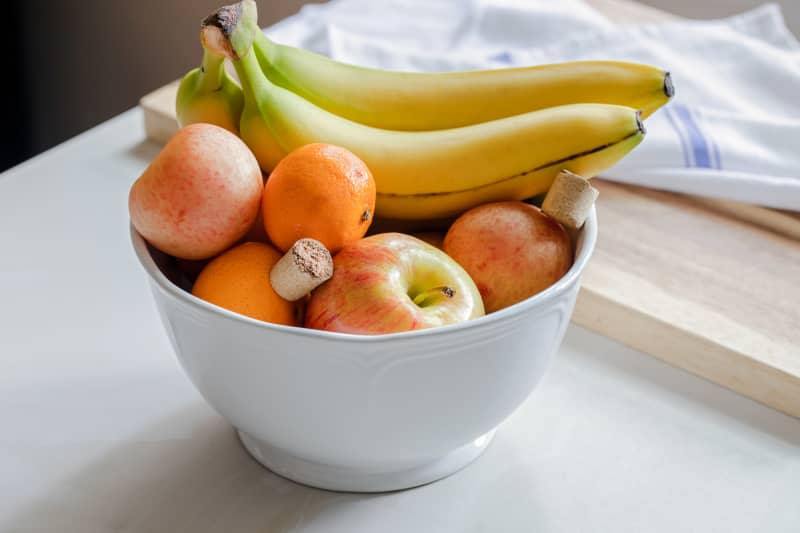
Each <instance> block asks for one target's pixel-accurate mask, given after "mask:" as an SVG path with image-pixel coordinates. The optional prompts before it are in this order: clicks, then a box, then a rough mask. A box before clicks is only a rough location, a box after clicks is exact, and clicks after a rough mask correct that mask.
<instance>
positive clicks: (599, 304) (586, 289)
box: [141, 0, 800, 417]
mask: <svg viewBox="0 0 800 533" xmlns="http://www.w3.org/2000/svg"><path fill="white" fill-rule="evenodd" d="M588 1H589V3H590V4H592V5H593V6H594V7H596V8H597V9H599V10H600V11H601V12H603V13H604V14H605V15H606V16H608V17H609V18H610V19H611V20H613V21H615V22H617V23H620V24H628V23H649V22H662V21H665V20H669V19H674V18H675V17H674V16H673V15H669V14H667V13H664V12H663V11H659V10H656V9H654V8H650V7H647V6H643V5H641V4H636V3H633V2H630V1H628V0H588ZM176 89H177V82H174V83H172V84H170V85H167V86H165V87H162V88H161V89H158V90H157V91H155V92H153V93H151V94H149V95H147V96H145V97H144V98H142V101H141V106H142V108H143V109H144V111H145V130H146V132H147V135H148V137H149V138H151V139H153V140H155V141H158V142H165V141H166V140H167V139H168V138H169V136H170V135H172V133H174V131H175V130H176V128H177V125H176V123H175V115H174V101H175V91H176ZM595 183H596V186H597V187H598V188H599V189H600V197H599V199H598V203H597V209H598V217H599V224H600V237H599V240H598V245H597V250H596V252H595V256H594V258H593V259H592V261H591V262H590V264H589V267H588V268H587V270H586V272H585V274H584V278H583V282H582V288H581V292H580V295H579V297H578V302H577V304H576V309H575V314H574V316H573V320H574V321H575V322H576V323H578V324H580V325H583V326H586V327H588V328H590V329H592V330H595V331H598V332H600V333H603V334H605V335H607V336H609V337H612V338H614V339H617V340H619V341H621V342H623V343H625V344H628V345H630V346H633V347H635V348H637V349H639V350H641V351H643V352H645V353H648V354H651V355H653V356H656V357H658V358H660V359H662V360H664V361H667V362H668V363H670V364H673V365H675V366H678V367H680V368H683V369H685V370H688V371H690V372H693V373H695V374H697V375H700V376H703V377H704V378H707V379H709V380H710V381H713V382H715V383H718V384H720V385H723V386H725V387H728V388H730V389H732V390H735V391H737V392H739V393H741V394H744V395H746V396H748V397H750V398H753V399H755V400H757V401H759V402H762V403H764V404H766V405H769V406H772V407H774V408H776V409H779V410H781V411H783V412H785V413H787V414H790V415H792V416H796V417H800V216H799V215H798V214H797V213H791V212H786V211H775V210H771V209H765V208H762V207H758V206H751V205H745V204H740V203H736V202H730V201H723V200H716V199H708V198H697V197H690V196H686V195H681V194H674V193H668V192H662V191H655V190H649V189H644V188H641V187H635V186H629V185H621V184H615V183H611V182H607V181H604V180H601V179H596V180H595Z"/></svg>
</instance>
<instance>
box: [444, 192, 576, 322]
mask: <svg viewBox="0 0 800 533" xmlns="http://www.w3.org/2000/svg"><path fill="white" fill-rule="evenodd" d="M444 251H445V252H446V253H447V254H448V255H449V256H450V257H452V258H453V259H455V260H456V261H457V262H458V263H459V264H460V265H461V266H462V267H464V270H466V271H467V272H469V275H470V276H471V277H472V279H473V281H475V284H476V285H477V286H478V289H479V290H480V293H481V297H482V298H483V305H484V306H485V307H486V312H487V313H491V312H493V311H497V310H498V309H503V308H504V307H508V306H509V305H512V304H515V303H517V302H519V301H522V300H524V299H526V298H528V297H530V296H533V295H534V294H537V293H538V292H541V291H543V290H544V289H546V288H547V287H549V286H550V285H552V284H553V283H555V282H556V281H558V280H559V279H560V278H561V277H562V276H563V275H564V274H565V273H566V272H567V270H569V268H570V266H572V260H573V251H572V243H571V241H570V238H569V235H568V234H567V232H566V230H565V229H564V228H563V227H562V226H561V224H559V223H558V222H556V221H555V220H553V219H552V218H550V217H549V216H547V215H546V214H544V213H542V211H541V210H540V209H539V208H538V207H536V206H533V205H530V204H526V203H524V202H495V203H490V204H484V205H481V206H478V207H475V208H473V209H470V210H469V211H467V212H466V213H464V214H462V215H461V216H460V217H459V218H457V219H456V221H455V222H453V225H452V226H451V227H450V229H449V230H448V231H447V235H445V238H444Z"/></svg>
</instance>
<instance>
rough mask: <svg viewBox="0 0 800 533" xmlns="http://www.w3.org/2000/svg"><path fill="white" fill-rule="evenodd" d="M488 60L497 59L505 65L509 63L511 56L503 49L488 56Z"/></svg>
mask: <svg viewBox="0 0 800 533" xmlns="http://www.w3.org/2000/svg"><path fill="white" fill-rule="evenodd" d="M489 60H490V61H497V62H498V63H505V64H506V65H510V64H511V61H512V58H511V54H510V53H509V52H508V50H504V51H503V52H500V53H497V54H495V55H493V56H492V57H490V58H489Z"/></svg>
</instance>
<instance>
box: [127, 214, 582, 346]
mask: <svg viewBox="0 0 800 533" xmlns="http://www.w3.org/2000/svg"><path fill="white" fill-rule="evenodd" d="M130 238H131V243H132V245H133V249H134V252H135V253H136V257H137V258H138V260H139V263H140V264H141V265H142V267H143V268H144V270H145V272H147V274H148V276H149V277H150V279H151V281H153V282H155V283H156V284H157V285H158V286H159V287H160V288H161V289H162V290H163V291H164V292H166V293H167V294H169V295H170V296H172V297H174V298H176V299H178V300H180V301H182V302H183V303H184V304H187V305H189V306H192V307H194V308H197V309H200V310H203V311H205V312H210V313H212V314H216V315H220V316H222V317H225V318H228V319H232V320H235V321H239V322H244V323H247V324H250V325H252V326H256V327H258V328H262V329H266V330H270V331H276V332H280V333H283V334H293V335H298V336H301V337H312V338H317V339H323V340H334V341H347V342H358V343H362V344H364V343H367V344H368V343H376V342H385V341H389V340H394V339H400V338H402V339H411V338H414V337H426V336H431V335H441V334H450V333H455V332H457V331H460V330H465V329H474V328H480V327H483V326H488V325H490V324H493V323H496V322H499V321H504V320H507V319H510V318H512V317H516V316H519V315H521V314H524V313H526V312H527V311H529V310H530V309H532V308H535V307H538V306H540V305H543V304H544V303H546V302H548V301H550V300H553V299H556V298H558V297H560V296H561V295H562V294H563V293H565V292H566V291H567V290H568V289H569V287H570V286H571V285H572V284H574V283H577V282H578V278H579V277H580V275H581V273H582V272H583V269H584V268H585V267H586V264H587V263H588V261H589V259H590V258H591V256H592V253H593V252H594V248H595V245H596V243H597V211H596V209H595V207H592V209H591V211H590V213H589V216H588V217H587V219H586V223H585V224H584V225H583V227H582V228H581V229H580V230H579V232H578V234H577V237H576V238H575V239H574V242H575V247H576V248H577V249H579V251H578V254H577V256H576V257H575V259H574V261H573V263H572V266H571V267H570V269H569V270H568V271H567V272H566V274H564V275H563V276H561V278H560V279H559V280H558V281H556V282H555V283H554V284H552V285H551V286H549V287H548V288H546V289H545V290H543V291H541V292H539V293H537V294H535V295H533V296H531V297H529V298H526V299H525V300H522V301H521V302H517V303H515V304H513V305H510V306H508V307H506V308H503V309H500V310H498V311H495V312H493V313H490V314H487V315H484V316H481V317H478V318H474V319H471V320H467V321H464V322H458V323H455V324H447V325H445V326H439V327H435V328H426V329H418V330H411V331H400V332H396V333H384V334H378V335H362V334H357V333H340V332H335V331H325V330H318V329H311V328H305V327H302V326H286V325H283V324H273V323H270V322H264V321H261V320H258V319H255V318H251V317H248V316H245V315H240V314H239V313H236V312H233V311H229V310H228V309H225V308H224V307H220V306H218V305H215V304H212V303H210V302H207V301H205V300H202V299H200V298H198V297H197V296H195V295H193V294H192V293H191V292H189V291H186V290H184V289H182V288H180V287H179V286H177V285H176V284H174V283H173V282H172V281H170V280H169V279H168V278H167V277H166V275H164V273H163V272H161V269H159V268H158V265H156V262H155V260H154V259H153V257H152V255H151V254H150V252H149V250H148V248H147V243H146V241H145V239H144V237H142V236H141V235H140V234H139V232H138V231H136V228H135V227H134V226H133V224H132V223H131V224H130Z"/></svg>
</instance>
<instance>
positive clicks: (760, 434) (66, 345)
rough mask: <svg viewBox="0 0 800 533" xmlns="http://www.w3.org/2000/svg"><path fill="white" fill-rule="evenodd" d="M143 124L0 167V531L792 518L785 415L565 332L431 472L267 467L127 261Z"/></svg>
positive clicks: (741, 527) (688, 525)
mask: <svg viewBox="0 0 800 533" xmlns="http://www.w3.org/2000/svg"><path fill="white" fill-rule="evenodd" d="M141 121H142V117H141V113H140V111H138V110H133V111H129V112H127V113H125V114H123V115H121V116H119V117H117V118H115V119H113V120H112V121H110V122H108V123H106V124H104V125H101V126H99V127H98V128H95V129H93V130H91V131H89V132H87V133H85V134H83V135H81V136H79V137H77V138H75V139H73V140H71V141H69V142H67V143H65V144H63V145H61V146H59V147H57V148H55V149H54V150H51V151H49V152H47V153H46V154H44V155H42V156H40V157H37V158H35V159H33V160H31V161H29V162H27V163H24V164H23V165H21V166H19V167H17V168H15V169H12V170H11V171H9V172H6V173H4V174H2V175H0V422H1V423H2V425H1V426H0V427H2V431H1V432H0V531H3V532H22V531H25V532H28V531H36V532H40V531H41V532H44V531H47V532H49V531H58V532H62V533H72V532H75V533H95V532H111V531H113V532H126V533H127V532H137V533H138V532H143V533H144V532H147V533H150V532H162V531H163V532H170V533H181V532H184V531H185V532H192V533H203V532H212V531H214V532H218V531H226V532H236V531H265V532H266V531H268V532H279V531H302V532H310V531H315V532H328V533H330V532H340V531H341V532H348V533H354V532H373V531H381V532H395V531H396V532H425V531H437V532H440V531H469V532H477V531H487V532H505V531H520V532H522V531H525V532H531V531H535V532H537V533H544V532H551V531H564V532H578V531H614V532H626V531H630V532H642V531H647V532H661V531H663V532H677V531H681V532H683V531H702V532H712V531H724V532H726V533H733V532H739V531H741V532H752V531H769V532H776V531H786V532H790V531H791V532H797V531H800V421H798V420H796V419H793V418H790V417H787V416H784V415H782V414H780V413H778V412H776V411H773V410H771V409H769V408H766V407H763V406H761V405H759V404H756V403H754V402H752V401H750V400H747V399H745V398H743V397H740V396H737V395H736V394H734V393H731V392H729V391H727V390H725V389H722V388H719V387H717V386H715V385H712V384H710V383H708V382H705V381H703V380H701V379H699V378H696V377H694V376H691V375H689V374H687V373H684V372H682V371H680V370H676V369H674V368H672V367H669V366H666V365H664V364H662V363H660V362H658V361H656V360H654V359H652V358H650V357H649V356H646V355H643V354H640V353H638V352H636V351H634V350H630V349H627V348H625V347H622V346H620V345H619V344H617V343H615V342H613V341H611V340H608V339H605V338H602V337H599V336H596V335H594V334H592V333H589V332H587V331H585V330H582V329H580V328H578V327H571V329H570V330H569V331H568V333H567V336H566V339H565V341H564V345H563V347H562V349H561V351H560V353H559V355H558V356H557V358H556V362H555V364H554V365H553V367H552V369H551V370H550V371H549V373H548V374H547V375H546V377H545V379H544V381H543V382H542V384H541V385H540V386H539V388H538V389H537V390H536V391H535V392H534V393H533V395H532V396H531V397H530V398H529V399H528V401H527V402H526V403H525V404H523V406H522V407H521V408H520V409H519V410H518V411H517V412H516V413H515V414H514V415H513V416H512V417H511V418H510V419H509V420H508V421H507V422H506V423H505V424H504V425H503V426H501V429H500V431H499V432H498V435H497V437H496V439H495V441H494V442H493V443H492V445H491V447H490V449H489V450H488V451H487V452H486V454H485V455H483V457H481V458H480V459H478V461H477V462H475V463H474V464H473V465H471V466H469V467H467V468H466V469H465V470H462V471H461V472H459V473H457V474H455V475H453V476H451V477H450V478H447V479H445V480H442V481H439V482H436V483H433V484H431V485H428V486H424V487H420V488H417V489H413V490H409V491H405V492H398V493H390V494H378V495H358V494H337V493H332V492H325V491H321V490H315V489H310V488H307V487H303V486H300V485H296V484H294V483H292V482H290V481H287V480H284V479H282V478H279V477H277V476H276V475H274V474H271V473H270V472H268V471H267V470H265V469H263V468H262V467H261V466H259V465H258V464H257V463H256V462H255V461H253V460H252V459H250V458H249V456H248V455H247V453H246V452H245V451H244V449H243V448H242V447H241V445H240V444H239V442H238V440H237V439H236V436H235V435H234V432H233V430H232V429H231V427H230V426H229V425H228V424H227V423H226V422H225V421H224V420H223V419H222V418H220V417H219V416H218V415H217V414H215V413H214V412H213V411H212V410H211V409H210V408H209V407H208V406H207V405H206V404H205V403H204V402H203V400H202V398H201V397H200V396H199V395H198V393H197V392H195V390H194V389H193V387H192V385H191V384H190V383H189V380H188V379H187V378H186V377H185V376H184V375H183V373H182V371H181V369H180V368H179V366H178V364H177V362H176V360H175V357H174V355H173V353H172V349H171V347H170V345H169V342H168V340H167V337H166V335H165V333H164V331H163V329H162V327H161V324H160V322H159V319H158V317H157V315H156V310H155V306H154V304H153V302H152V299H151V296H150V292H149V289H148V286H147V283H146V280H145V275H144V273H143V272H142V271H141V270H140V268H139V266H138V264H137V262H136V260H135V259H134V256H133V252H132V250H131V247H130V244H129V241H128V215H127V193H128V188H129V186H130V184H131V183H132V181H133V180H134V179H135V178H136V177H137V176H138V175H139V173H140V172H141V171H142V169H144V167H145V166H146V164H147V162H148V161H149V159H150V158H152V157H153V156H154V155H155V154H156V153H157V151H158V147H157V146H156V145H153V144H150V143H148V142H146V141H143V140H142V139H143V138H144V135H143V132H142V126H141ZM601 233H602V224H601Z"/></svg>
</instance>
